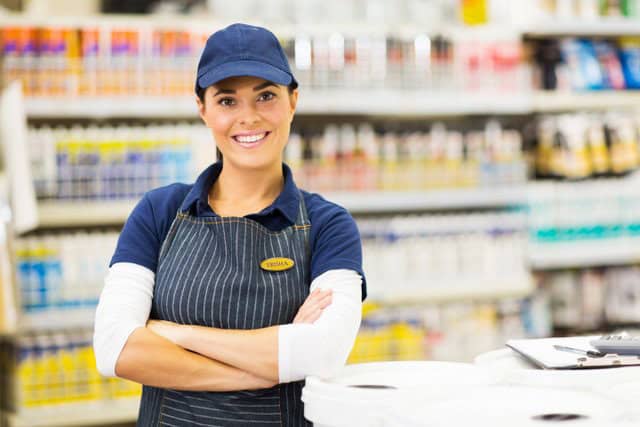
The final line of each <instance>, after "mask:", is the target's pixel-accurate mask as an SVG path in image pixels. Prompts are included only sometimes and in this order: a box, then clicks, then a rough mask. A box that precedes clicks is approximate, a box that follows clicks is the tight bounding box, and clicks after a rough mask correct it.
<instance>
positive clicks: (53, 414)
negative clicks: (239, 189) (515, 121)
mask: <svg viewBox="0 0 640 427" xmlns="http://www.w3.org/2000/svg"><path fill="white" fill-rule="evenodd" d="M54 22H55V25H61V26H64V25H68V26H74V25H85V24H91V23H95V24H100V23H103V22H108V25H112V26H114V27H118V28H127V27H133V28H137V27H142V28H152V27H157V28H161V27H163V26H164V27H167V28H202V29H203V30H206V31H210V30H211V29H216V28H221V27H222V26H223V25H224V24H223V23H220V22H215V23H213V22H207V21H206V20H185V19H179V20H177V21H173V20H170V19H162V18H161V19H157V20H156V21H153V22H151V21H149V20H147V19H143V18H139V17H124V18H110V19H109V20H108V21H103V20H102V19H100V20H98V19H95V20H88V21H86V22H85V21H82V22H80V21H79V20H77V19H73V18H68V19H63V18H55V19H54ZM17 23H21V24H24V25H29V26H34V25H35V26H37V25H46V24H48V23H49V21H48V20H46V19H42V20H32V19H24V18H16V17H13V16H9V17H0V25H15V24H17ZM267 26H268V24H267ZM336 28H337V29H338V30H339V31H341V32H342V33H343V34H348V35H350V36H351V35H358V34H371V33H374V34H386V35H394V36H402V35H416V34H418V33H421V32H423V31H424V28H404V29H403V30H402V31H400V30H398V29H396V28H390V27H388V26H379V27H372V26H371V25H361V24H357V25H352V26H350V27H349V28H346V26H344V25H343V26H336V27H335V28H334V27H329V26H327V25H322V26H308V27H301V26H292V25H281V26H279V27H278V28H274V30H275V32H276V33H277V34H278V35H279V36H280V37H295V36H296V35H299V34H301V33H302V32H304V33H305V34H310V35H317V34H321V35H328V34H330V33H332V32H333V31H335V30H336ZM431 31H432V32H434V33H442V34H447V35H452V34H456V33H458V35H460V36H461V37H462V38H464V39H466V40H473V39H474V37H476V36H478V37H480V35H482V37H489V38H490V37H491V36H492V35H493V36H496V37H499V38H503V37H515V38H531V39H535V38H546V37H561V36H592V37H593V36H595V37H618V36H627V35H634V36H637V35H640V20H635V21H634V20H629V19H607V20H602V21H598V22H592V23H590V22H580V21H575V20H548V21H547V22H538V23H535V24H533V25H529V26H528V27H527V28H525V29H520V30H513V29H509V30H508V31H502V30H500V29H496V28H490V27H487V28H481V29H469V30H462V29H459V28H434V29H431ZM25 107H26V115H27V117H28V118H29V119H33V120H41V121H43V122H46V121H50V122H55V121H56V120H60V121H62V120H64V121H70V120H73V119H82V120H105V119H139V120H140V121H144V120H147V121H149V120H154V119H172V120H197V119H198V112H197V109H196V103H195V99H194V97H193V96H176V97H142V96H139V97H125V96H123V97H99V98H89V97H75V98H68V97H60V98H51V97H48V98H29V99H27V100H26V105H25ZM619 108H624V109H632V108H633V109H640V91H636V92H633V91H618V92H613V91H602V92H584V93H573V92H572V93H556V92H543V91H534V90H527V91H523V92H518V93H504V94H496V93H495V92H491V91H486V90H485V91H475V92H471V91H470V92H446V91H437V92H436V91H429V92H427V91H423V90H402V89H389V88H386V89H344V88H335V89H334V88H332V89H327V90H317V89H316V90H313V89H309V88H307V87H301V89H300V98H299V103H298V108H297V114H298V115H305V116H317V117H320V116H343V115H346V116H357V117H359V118H366V117H376V118H396V119H397V118H408V119H416V118H424V117H430V118H442V117H449V118H452V117H455V118H459V117H464V116H472V115H475V116H524V115H533V114H538V113H540V114H544V113H559V112H567V111H576V110H580V111H583V110H591V111H603V110H607V109H619ZM539 190H540V187H539V186H538V185H536V184H522V185H516V186H499V187H488V188H464V189H438V190H431V191H398V192H396V191H367V192H322V195H323V196H324V197H326V198H327V199H328V200H331V201H334V202H336V203H338V204H340V205H342V206H344V207H345V208H347V209H348V210H349V211H350V212H351V213H353V214H354V215H358V214H378V213H379V214H391V213H400V214H402V213H408V212H411V213H414V212H437V211H449V210H458V211H462V210H474V209H483V210H485V209H509V208H512V207H518V208H519V207H525V206H526V205H527V203H528V202H529V201H530V200H531V199H530V197H531V195H532V194H534V193H537V192H538V191H539ZM136 202H137V201H136V200H114V201H96V202H93V201H82V202H71V201H69V202H67V201H64V202H49V201H47V202H41V203H40V204H39V206H38V216H39V227H40V228H42V229H57V228H74V227H76V228H77V227H98V226H121V225H122V224H123V223H124V222H125V221H126V218H127V217H128V215H129V213H130V212H131V210H132V209H133V208H134V206H135V204H136ZM636 262H640V239H637V240H632V239H617V240H611V241H606V242H603V241H580V242H571V243H553V244H539V243H531V244H530V245H529V248H528V267H530V269H532V270H548V269H549V270H553V269H564V268H576V267H592V266H602V265H625V264H631V263H636ZM424 285H425V284H421V285H420V286H418V285H417V284H416V285H415V286H410V284H404V286H400V287H389V289H392V292H385V291H384V289H385V288H384V287H377V288H376V287H375V285H374V286H371V288H370V292H369V299H370V300H373V301H375V302H381V303H383V304H385V305H390V306H404V305H416V304H425V303H428V304H445V303H450V302H455V301H465V302H466V301H475V300H477V301H491V300H498V299H510V298H524V297H527V296H529V295H531V294H532V293H533V292H534V291H535V284H534V282H533V280H532V279H531V277H530V276H529V275H528V274H523V275H522V276H515V277H510V278H509V277H500V278H494V279H493V280H484V279H480V280H477V281H474V280H457V281H456V280H453V281H451V282H447V283H446V284H445V283H443V284H439V286H431V287H429V286H424ZM427 285H428V284H427ZM378 289H382V290H381V291H378ZM93 317H94V310H93V309H86V308H79V309H74V310H68V311H62V310H59V311H47V312H41V313H32V314H23V315H22V316H21V317H20V328H19V331H18V332H24V331H51V330H57V329H69V328H90V327H91V325H92V324H93ZM138 404H139V402H138V399H125V400H118V401H113V402H97V403H86V404H81V403H74V404H65V405H56V406H53V405H52V406H50V407H46V408H39V409H36V410H29V411H25V412H23V413H20V414H18V415H15V416H12V417H11V418H10V420H9V421H10V422H9V425H10V426H13V427H22V426H32V427H45V426H46V427H48V426H50V427H54V426H63V425H64V426H82V425H105V424H114V423H120V422H130V421H132V420H135V419H136V416H137V409H138Z"/></svg>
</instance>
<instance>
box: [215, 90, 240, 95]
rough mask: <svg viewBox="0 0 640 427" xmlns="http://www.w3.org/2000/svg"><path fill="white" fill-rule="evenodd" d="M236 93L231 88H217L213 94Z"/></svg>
mask: <svg viewBox="0 0 640 427" xmlns="http://www.w3.org/2000/svg"><path fill="white" fill-rule="evenodd" d="M234 93H236V91H235V90H233V89H218V91H217V92H216V93H215V94H214V95H213V96H218V95H222V94H234Z"/></svg>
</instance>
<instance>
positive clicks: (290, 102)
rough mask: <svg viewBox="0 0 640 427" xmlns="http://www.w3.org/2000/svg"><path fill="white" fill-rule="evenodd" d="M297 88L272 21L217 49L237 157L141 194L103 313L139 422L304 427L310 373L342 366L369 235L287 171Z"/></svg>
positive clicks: (105, 358) (99, 339)
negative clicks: (135, 398)
mask: <svg viewBox="0 0 640 427" xmlns="http://www.w3.org/2000/svg"><path fill="white" fill-rule="evenodd" d="M297 85H298V84H297V82H296V80H295V78H294V77H293V75H292V73H291V70H290V69H289V65H288V62H287V59H286V56H285V54H284V52H283V50H282V47H281V46H280V44H279V43H278V40H277V39H276V38H275V36H274V35H273V34H272V33H271V32H269V31H268V30H266V29H264V28H259V27H253V26H249V25H244V24H234V25H231V26H229V27H227V28H225V29H223V30H220V31H218V32H216V33H214V34H213V35H212V36H211V37H210V38H209V39H208V40H207V43H206V46H205V48H204V50H203V52H202V55H201V58H200V61H199V64H198V72H197V79H196V94H197V100H196V102H197V104H198V109H199V113H200V117H201V118H202V120H203V121H204V123H205V124H206V126H207V127H209V128H210V129H211V132H212V135H213V137H214V139H215V141H216V146H217V148H218V150H219V151H220V152H221V154H222V158H223V159H224V161H223V162H219V163H216V164H213V165H212V166H210V167H209V168H207V169H206V170H205V171H204V172H203V173H202V174H201V175H200V176H199V177H198V179H197V180H196V182H195V183H194V184H193V185H185V184H173V185H170V186H167V187H163V188H159V189H155V190H152V191H150V192H148V193H147V194H146V195H145V196H144V197H143V199H142V200H141V201H140V202H139V203H138V205H137V206H136V208H135V209H134V210H133V212H132V213H131V215H130V217H129V219H128V220H127V223H126V224H125V226H124V229H123V230H122V233H121V235H120V238H119V240H118V245H117V248H116V251H115V254H114V256H113V258H112V260H111V266H110V269H109V275H108V276H107V278H106V279H105V288H104V290H103V292H102V295H101V297H100V303H99V305H98V309H97V312H96V322H95V333H94V348H95V353H96V361H97V365H98V369H99V370H100V372H101V373H102V374H103V375H107V376H114V375H117V376H119V377H122V378H127V379H130V380H133V381H136V382H139V383H142V384H144V388H143V394H142V401H141V406H140V414H139V419H138V425H142V426H156V425H174V426H185V425H198V426H201V425H204V426H209V425H221V426H246V425H252V426H262V425H265V426H266V425H287V426H299V425H307V424H308V422H307V421H305V419H304V412H303V405H302V402H301V398H300V397H301V390H302V386H303V379H304V377H305V376H306V375H321V376H327V375H332V374H333V373H335V372H336V370H337V369H339V368H340V366H342V365H343V364H344V363H345V360H346V358H347V356H348V354H349V351H350V349H351V347H352V345H353V341H354V339H355V336H356V333H357V330H358V327H359V324H360V312H361V299H363V298H364V297H365V289H366V287H365V282H364V274H363V272H362V267H361V244H360V238H359V235H358V231H357V228H356V226H355V223H354V221H353V219H352V218H351V216H350V215H349V214H348V213H347V212H346V211H345V210H344V209H343V208H341V207H339V206H337V205H335V204H332V203H330V202H328V201H326V200H324V199H323V198H321V197H320V196H318V195H316V194H310V193H307V192H304V191H300V190H298V188H297V187H296V185H295V183H294V181H293V178H292V176H291V171H290V170H289V168H288V167H287V166H286V165H284V164H283V163H282V158H283V150H284V147H285V145H286V143H287V140H288V137H289V131H290V126H291V121H292V120H293V116H294V112H295V108H296V103H297V99H298V91H297ZM149 319H153V320H149Z"/></svg>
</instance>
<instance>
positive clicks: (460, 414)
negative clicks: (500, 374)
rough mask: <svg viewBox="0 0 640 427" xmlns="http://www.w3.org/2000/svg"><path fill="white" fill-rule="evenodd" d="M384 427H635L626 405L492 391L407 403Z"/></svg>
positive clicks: (577, 394) (562, 394)
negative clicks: (630, 421) (632, 426)
mask: <svg viewBox="0 0 640 427" xmlns="http://www.w3.org/2000/svg"><path fill="white" fill-rule="evenodd" d="M394 409H395V411H396V412H394V413H390V414H389V415H388V416H387V418H386V420H385V421H386V423H385V424H384V425H385V426H394V427H400V426H401V427H423V426H424V427H426V426H429V427H445V426H446V427H458V426H460V427H462V426H464V427H467V426H473V425H477V426H491V427H507V426H509V427H511V426H518V427H529V426H531V427H544V426H545V425H548V426H557V425H562V426H575V427H577V426H582V427H595V426H598V427H605V426H607V427H608V426H617V425H625V426H628V425H630V424H628V423H629V420H630V419H631V418H630V416H629V411H628V408H627V406H626V405H624V404H622V403H620V402H616V401H615V400H613V399H611V398H609V397H607V396H604V395H601V394H596V393H592V392H583V391H575V390H556V389H549V388H536V387H516V386H513V387H509V386H488V387H485V388H476V389H471V390H468V391H465V390H460V393H459V394H458V395H457V396H452V397H450V398H446V399H441V400H432V401H420V400H418V399H416V400H414V401H413V402H405V403H403V404H402V405H398V406H396V408H394Z"/></svg>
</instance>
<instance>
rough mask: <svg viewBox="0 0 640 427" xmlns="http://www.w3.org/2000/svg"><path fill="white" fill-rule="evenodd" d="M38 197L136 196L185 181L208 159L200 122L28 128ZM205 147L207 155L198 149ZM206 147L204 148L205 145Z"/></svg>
mask: <svg viewBox="0 0 640 427" xmlns="http://www.w3.org/2000/svg"><path fill="white" fill-rule="evenodd" d="M28 143H29V153H30V156H31V164H32V170H33V171H34V173H33V174H34V184H35V188H36V194H37V196H38V198H40V199H57V200H114V199H137V198H139V197H140V196H141V195H142V194H143V193H144V192H145V191H148V190H150V189H152V188H156V187H160V186H163V185H167V184H170V183H173V182H190V181H192V180H193V179H194V177H195V176H196V175H197V173H198V172H199V170H197V169H196V168H201V167H202V165H201V163H203V161H206V159H207V158H209V159H211V160H213V158H214V156H213V151H214V150H213V142H211V136H210V134H209V132H208V131H207V129H206V128H205V127H204V126H200V125H187V124H184V125H182V124H181V125H158V126H153V125H152V126H144V127H143V126H118V127H110V126H104V127H96V126H89V127H85V128H81V127H73V128H70V129H67V128H55V129H51V128H48V127H40V128H38V129H30V131H29V133H28ZM203 147H209V148H208V151H209V155H208V156H206V155H201V153H200V152H199V150H202V149H203ZM204 149H205V150H207V148H204Z"/></svg>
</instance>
